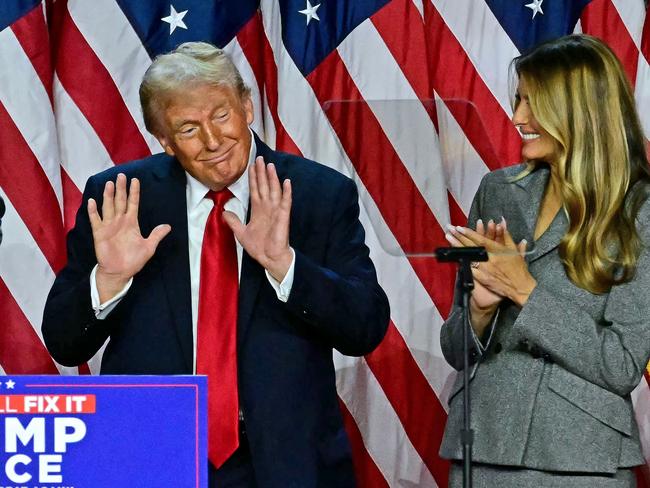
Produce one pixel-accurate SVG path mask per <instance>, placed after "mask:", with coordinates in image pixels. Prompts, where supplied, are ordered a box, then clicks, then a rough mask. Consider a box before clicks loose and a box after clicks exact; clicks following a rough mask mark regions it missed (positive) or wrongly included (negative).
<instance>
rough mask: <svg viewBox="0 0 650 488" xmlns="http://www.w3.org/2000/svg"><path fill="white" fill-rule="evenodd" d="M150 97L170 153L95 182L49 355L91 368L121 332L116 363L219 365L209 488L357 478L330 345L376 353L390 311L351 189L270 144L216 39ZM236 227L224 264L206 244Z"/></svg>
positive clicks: (213, 387) (46, 324)
mask: <svg viewBox="0 0 650 488" xmlns="http://www.w3.org/2000/svg"><path fill="white" fill-rule="evenodd" d="M140 97H141V103H142V107H143V113H144V118H145V122H146V124H147V128H148V129H149V130H150V131H151V132H152V134H154V135H155V136H156V138H157V139H158V141H159V142H160V144H161V145H162V147H163V148H164V150H165V153H164V154H157V155H154V156H151V157H148V158H145V159H143V160H140V161H135V162H132V163H129V164H127V165H123V166H120V167H116V168H112V169H110V170H108V171H105V172H103V173H100V174H98V175H96V176H93V177H91V178H90V179H89V181H88V183H87V185H86V189H85V191H84V205H85V206H86V209H85V210H84V209H83V207H82V210H80V211H79V213H78V216H77V222H76V225H75V228H74V229H73V230H72V231H71V233H70V235H69V238H68V264H67V266H66V267H65V268H64V269H63V270H62V271H61V273H60V274H59V275H58V276H57V279H56V282H55V283H54V286H53V288H52V291H51V292H50V296H49V297H48V301H47V305H46V309H45V314H44V320H43V334H44V338H45V341H46V344H47V346H48V348H49V350H50V352H51V354H52V356H53V357H54V358H55V359H56V360H57V361H59V362H60V363H62V364H67V365H77V364H80V363H83V362H84V361H87V360H88V359H90V358H91V357H92V356H93V355H94V354H95V353H96V352H97V350H98V349H99V347H100V346H101V345H102V344H103V343H104V342H105V341H106V339H109V343H108V347H107V348H106V351H105V353H104V357H103V361H102V373H107V374H190V373H193V372H198V373H203V374H208V380H209V393H210V395H209V412H208V415H209V429H208V430H209V457H210V460H211V463H210V483H211V486H220V487H222V486H233V487H249V486H253V487H254V486H261V487H262V486H263V487H276V486H277V487H289V486H295V487H301V488H304V487H310V486H313V487H316V486H319V487H337V488H339V487H345V486H353V485H354V476H353V472H352V463H351V454H350V447H349V444H348V441H347V438H346V435H345V432H344V429H343V423H342V419H341V414H340V412H339V407H338V400H337V395H336V388H335V374H334V366H333V363H332V349H333V348H335V349H337V350H339V351H340V352H342V353H344V354H350V355H364V354H367V353H369V352H370V351H372V350H373V349H374V348H375V347H376V346H377V344H379V342H380V341H381V339H382V337H383V336H384V333H385V331H386V328H387V324H388V320H389V307H388V302H387V299H386V296H385V294H384V292H383V291H382V289H381V288H380V286H379V285H378V283H377V278H376V274H375V269H374V266H373V264H372V262H371V261H370V258H369V253H368V249H367V247H366V246H365V244H364V231H363V228H362V226H361V224H360V222H359V220H358V215H359V207H358V202H357V199H358V197H357V191H356V187H355V185H354V184H353V182H352V181H351V180H349V179H348V178H346V177H344V176H342V175H340V174H339V173H337V172H335V171H333V170H331V169H328V168H326V167H324V166H321V165H319V164H318V163H315V162H312V161H307V160H305V159H303V158H300V157H296V156H292V155H288V154H284V153H280V152H276V151H273V150H271V149H270V148H269V147H267V146H266V145H265V144H264V143H263V142H262V141H260V140H259V138H258V137H257V136H256V135H255V134H254V133H253V132H252V131H251V130H250V128H249V124H250V123H251V122H252V120H253V106H252V101H251V99H250V92H249V90H248V89H247V88H246V86H245V84H244V83H243V81H242V79H241V76H240V75H239V73H238V72H237V70H236V68H235V67H234V65H233V64H232V62H231V61H230V60H229V59H228V57H227V56H226V55H225V54H224V53H223V52H222V51H221V50H219V49H217V48H215V47H214V46H212V45H210V44H206V43H186V44H183V45H181V46H179V47H178V48H177V49H175V50H174V51H172V52H171V53H169V54H165V55H162V56H159V57H158V58H156V60H155V61H154V63H153V65H152V66H151V67H150V68H149V70H148V71H147V73H146V74H145V76H144V79H143V82H142V85H141V87H140ZM127 189H128V191H127ZM140 189H141V191H140ZM224 192H229V193H227V198H225V197H224V198H225V199H224V201H225V207H224V209H225V211H222V210H221V209H219V210H218V211H213V208H214V207H215V205H219V204H215V203H213V200H211V199H210V198H206V196H211V198H214V199H215V200H214V201H215V202H216V201H217V199H218V198H220V197H218V195H223V194H224ZM100 209H101V211H100ZM215 212H216V214H215ZM221 219H223V220H221ZM224 221H225V223H226V224H227V226H224V225H223V222H224ZM213 228H214V229H218V230H215V231H212V230H210V229H213ZM224 229H225V230H224ZM228 229H229V230H228ZM228 231H229V232H232V234H234V237H235V238H236V246H237V247H236V257H235V248H234V246H233V251H232V254H228V256H230V257H228V258H227V259H226V258H225V257H224V256H225V255H226V251H221V250H220V251H218V252H215V251H214V249H215V246H213V245H212V243H211V241H210V239H212V238H213V237H214V235H218V236H223V235H224V232H228ZM215 232H216V234H214V233H215ZM145 236H148V237H145ZM209 236H210V237H209ZM220 239H222V240H221V241H219V242H221V243H222V245H223V243H224V242H225V243H226V244H227V241H228V240H230V243H231V244H232V241H233V238H232V235H231V237H230V238H223V237H221V238H220ZM208 242H210V244H208ZM208 256H212V257H211V258H210V257H208ZM211 260H212V261H211ZM235 261H236V263H235ZM215 262H216V263H217V264H214V263H215ZM210 263H212V264H210ZM235 264H236V266H235ZM210 266H217V268H214V267H210ZM228 268H229V269H230V270H231V271H232V274H234V275H235V278H234V280H235V283H234V285H233V283H232V282H227V281H228V280H227V279H226V278H227V275H228V272H227V269H228ZM214 269H219V271H218V272H215V271H213V270H214ZM224 270H226V271H224ZM237 280H238V283H237ZM231 281H232V280H231ZM233 286H234V290H235V292H234V295H231V296H230V297H231V298H232V299H233V300H234V304H233V303H232V300H230V299H228V303H224V300H225V299H223V298H219V299H215V297H222V296H227V293H225V290H232V289H233ZM231 319H232V324H233V325H232V330H231V331H228V330H226V336H222V335H220V334H222V333H224V329H228V324H229V321H230V320H231ZM224 337H226V338H225V339H224ZM206 338H209V339H206ZM210 338H211V339H210ZM209 340H212V341H213V342H210V343H209V344H210V345H209V347H208V346H206V343H207V341H209ZM229 341H230V342H229ZM235 346H236V347H235ZM228 348H230V349H229V350H228V351H225V349H228ZM217 358H218V359H217ZM222 358H228V359H227V360H225V361H226V362H222ZM232 358H236V359H235V360H234V361H232V360H231V359H232ZM224 364H227V366H224ZM231 366H234V367H235V368H236V371H235V372H233V371H232V370H231V369H230V368H231ZM231 387H232V388H234V391H233V390H232V388H231ZM233 415H234V422H235V423H236V426H235V427H234V432H233V428H232V423H233V422H232V420H233ZM217 424H218V425H217ZM220 429H224V430H220ZM221 432H225V433H224V434H223V436H222V435H221Z"/></svg>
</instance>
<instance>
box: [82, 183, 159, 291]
mask: <svg viewBox="0 0 650 488" xmlns="http://www.w3.org/2000/svg"><path fill="white" fill-rule="evenodd" d="M103 199H104V201H103V203H102V216H101V217H100V216H99V212H98V211H97V202H96V201H95V200H94V199H92V198H90V199H88V218H89V219H90V226H91V227H92V232H93V242H94V245H95V255H96V256H97V264H98V266H97V273H96V280H97V291H98V292H99V300H100V302H101V303H104V302H106V301H108V300H110V299H111V298H113V297H114V296H115V295H117V294H118V293H119V292H120V291H121V290H122V289H123V288H124V286H126V284H127V283H128V281H129V280H130V279H131V278H132V277H133V276H135V274H136V273H138V271H140V270H141V269H142V268H143V267H144V265H145V264H146V263H147V261H149V259H151V257H152V256H153V255H154V253H155V252H156V248H157V247H158V244H159V243H160V241H161V240H162V239H163V238H164V237H165V236H166V235H167V234H169V232H170V231H171V226H170V225H168V224H161V225H159V226H157V227H156V228H154V229H153V230H152V231H151V234H150V235H149V237H147V238H146V239H145V238H144V237H142V233H141V232H140V225H139V224H138V205H139V203H140V182H139V181H138V179H137V178H133V179H131V186H130V188H129V193H128V198H127V191H126V176H125V175H124V174H122V173H120V174H118V175H117V181H116V183H113V182H112V181H108V182H107V183H106V185H105V186H104V195H103Z"/></svg>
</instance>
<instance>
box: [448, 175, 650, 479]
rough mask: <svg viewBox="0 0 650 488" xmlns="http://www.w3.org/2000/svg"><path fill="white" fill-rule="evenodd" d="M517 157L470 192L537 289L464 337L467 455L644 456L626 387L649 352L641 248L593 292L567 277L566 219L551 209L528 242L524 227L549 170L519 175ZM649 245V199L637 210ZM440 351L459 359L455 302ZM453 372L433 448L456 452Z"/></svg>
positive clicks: (588, 460)
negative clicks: (634, 260)
mask: <svg viewBox="0 0 650 488" xmlns="http://www.w3.org/2000/svg"><path fill="white" fill-rule="evenodd" d="M523 168H524V166H523V165H519V166H514V167H510V168H506V169H502V170H498V171H495V172H492V173H490V174H488V175H486V176H485V177H484V178H483V181H482V182H481V185H480V187H479V190H478V193H477V195H476V197H475V198H474V202H473V204H472V209H471V212H470V215H469V225H470V226H471V227H472V228H475V225H476V220H477V219H478V218H481V219H483V221H484V222H487V221H488V220H489V219H494V220H495V221H497V222H498V221H499V220H501V217H502V216H504V217H505V218H506V220H507V224H508V230H509V231H510V233H511V234H512V236H513V239H514V240H515V242H519V241H520V240H521V239H526V240H527V241H528V242H529V243H532V246H531V244H529V248H531V247H532V252H531V253H530V254H529V255H528V256H526V261H527V263H528V268H529V270H530V273H531V274H532V275H533V276H534V277H535V279H536V280H537V283H538V285H537V287H536V288H535V290H534V291H533V292H532V294H531V295H530V297H529V299H528V302H527V303H526V304H525V305H524V307H523V308H521V309H520V308H518V307H517V306H515V305H514V304H513V303H512V302H510V301H505V302H503V303H502V304H501V306H500V308H499V310H498V314H497V315H496V318H495V320H494V321H493V324H492V326H491V328H490V329H489V330H486V332H485V335H484V337H483V339H482V341H479V340H478V339H475V340H474V341H473V344H472V356H473V360H472V363H473V365H472V366H471V367H472V371H471V373H472V381H471V393H472V404H471V407H472V428H473V429H474V436H475V437H474V447H473V458H474V461H477V462H482V463H491V464H498V465H510V466H526V467H529V468H535V469H541V470H548V471H580V472H610V473H611V472H614V471H616V470H617V468H619V467H630V466H635V465H639V464H643V463H644V462H645V460H644V458H643V455H642V453H641V445H640V442H639V432H638V428H637V424H636V421H635V417H634V411H633V409H632V402H631V400H630V392H631V391H632V390H633V389H634V388H635V387H636V386H637V385H638V384H639V382H640V380H641V378H642V376H643V373H644V370H645V368H646V365H647V363H648V359H649V358H650V249H644V250H643V252H642V254H641V256H640V259H639V261H638V266H637V270H636V274H635V277H634V279H633V280H632V281H630V282H628V283H625V284H623V285H620V286H615V287H613V288H612V289H611V291H610V292H609V293H606V294H603V295H594V294H592V293H589V292H588V291H585V290H583V289H582V288H579V287H577V286H576V285H574V284H573V283H572V282H571V281H569V279H568V278H567V275H566V273H565V270H564V267H563V266H562V263H561V261H560V258H559V255H558V245H559V243H560V239H561V238H562V236H563V235H564V234H565V232H566V229H567V218H566V215H565V213H564V212H563V211H560V212H558V214H557V216H556V217H555V219H554V220H553V222H552V223H551V225H550V227H549V228H548V229H547V230H546V232H545V233H544V234H543V235H542V236H541V237H540V239H539V240H538V241H537V242H534V240H533V233H534V229H535V223H536V219H537V213H538V209H539V205H540V202H541V200H542V196H543V193H544V189H545V187H546V183H547V181H548V178H549V170H548V168H546V167H541V168H538V169H536V170H535V171H533V172H532V173H531V174H529V175H528V176H526V177H524V178H522V179H520V180H519V181H516V182H512V181H510V178H511V177H512V176H514V175H517V174H518V173H519V172H521V171H522V169H523ZM637 228H638V230H639V232H640V234H641V237H642V239H643V240H644V241H645V242H647V243H650V204H649V202H646V203H645V204H644V206H643V207H642V209H641V211H640V213H639V215H638V217H637ZM441 343H442V350H443V353H444V355H445V358H446V359H447V361H448V362H449V363H450V364H451V365H452V366H453V367H454V368H456V369H457V370H460V369H461V368H462V364H463V363H462V323H461V315H460V311H459V309H454V310H453V311H452V313H451V315H450V316H449V318H448V319H447V321H446V322H445V323H444V325H443V327H442V331H441ZM461 390H462V375H458V377H457V378H456V382H455V384H454V386H453V388H452V390H451V393H450V400H449V416H448V419H447V426H446V428H445V435H444V438H443V441H442V446H441V448H440V454H441V456H442V457H444V458H448V459H461V458H462V452H461V443H460V430H461V428H462V422H463V398H462V397H463V395H462V394H459V392H460V391H461Z"/></svg>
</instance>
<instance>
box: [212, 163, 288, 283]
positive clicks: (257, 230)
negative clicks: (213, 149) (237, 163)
mask: <svg viewBox="0 0 650 488" xmlns="http://www.w3.org/2000/svg"><path fill="white" fill-rule="evenodd" d="M248 181H249V186H250V198H251V200H250V201H251V218H250V221H249V222H248V224H243V223H242V222H241V221H240V220H239V218H238V217H237V216H236V215H235V214H234V213H232V212H228V211H226V212H224V213H223V218H224V220H225V221H226V223H227V224H228V226H230V228H231V229H232V231H233V233H234V234H235V237H236V238H237V240H238V241H239V242H240V243H241V245H242V247H243V248H244V249H245V250H246V252H247V253H248V254H249V255H250V256H251V257H252V258H253V259H255V260H256V261H257V262H258V263H260V264H261V265H262V266H263V267H264V268H265V269H266V270H267V271H268V272H269V274H270V275H271V276H273V278H275V279H276V280H277V281H279V282H281V281H282V280H283V279H284V277H285V275H286V274H287V271H289V267H290V266H291V261H292V260H293V252H292V251H291V249H290V247H289V217H290V216H291V181H289V180H288V179H286V180H284V182H283V183H282V185H280V180H279V179H278V175H277V173H276V171H275V165H274V164H273V163H269V164H265V163H264V158H262V157H261V156H258V157H257V159H256V160H255V163H253V164H252V165H251V166H250V168H249V169H248Z"/></svg>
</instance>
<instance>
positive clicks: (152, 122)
mask: <svg viewBox="0 0 650 488" xmlns="http://www.w3.org/2000/svg"><path fill="white" fill-rule="evenodd" d="M192 85H215V86H229V87H231V88H233V89H235V91H236V92H237V93H238V94H239V96H240V97H241V98H242V99H243V98H247V97H250V89H249V88H248V86H246V84H245V83H244V80H243V79H242V77H241V74H240V73H239V71H238V70H237V68H236V67H235V65H234V64H233V62H232V61H231V60H230V58H229V57H228V55H227V54H226V53H225V52H224V51H223V50H221V49H219V48H218V47H216V46H213V45H212V44H209V43H207V42H185V43H183V44H181V45H180V46H178V47H177V48H176V49H174V50H173V51H171V52H169V53H167V54H161V55H159V56H156V58H155V59H154V61H153V63H152V64H151V66H149V69H147V71H146V73H145V74H144V77H143V79H142V83H141V84H140V105H141V107H142V114H143V117H144V123H145V126H146V128H147V130H148V131H149V132H151V133H152V134H154V135H158V134H160V131H161V124H160V112H161V111H162V108H163V105H164V103H165V101H166V100H167V99H169V97H170V96H171V95H173V94H175V93H178V92H182V91H183V90H185V89H187V88H188V87H191V86H192Z"/></svg>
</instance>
